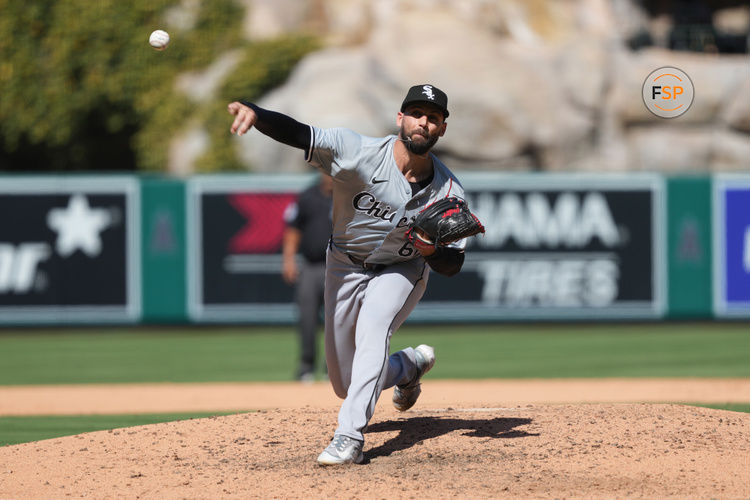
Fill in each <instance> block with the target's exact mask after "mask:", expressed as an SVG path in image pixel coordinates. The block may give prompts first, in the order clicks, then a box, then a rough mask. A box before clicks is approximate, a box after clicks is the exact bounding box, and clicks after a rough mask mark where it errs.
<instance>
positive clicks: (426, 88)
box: [422, 85, 435, 101]
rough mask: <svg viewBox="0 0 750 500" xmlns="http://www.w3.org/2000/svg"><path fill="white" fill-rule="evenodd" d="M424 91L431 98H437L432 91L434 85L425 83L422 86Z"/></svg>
mask: <svg viewBox="0 0 750 500" xmlns="http://www.w3.org/2000/svg"><path fill="white" fill-rule="evenodd" d="M422 93H423V94H424V95H426V96H427V98H428V99H429V100H431V101H434V100H435V94H433V93H432V85H425V86H424V87H422Z"/></svg>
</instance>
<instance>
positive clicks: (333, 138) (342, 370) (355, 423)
mask: <svg viewBox="0 0 750 500" xmlns="http://www.w3.org/2000/svg"><path fill="white" fill-rule="evenodd" d="M397 140H399V139H398V138H397V137H396V136H393V135H391V136H388V137H384V138H371V137H365V136H362V135H360V134H357V133H355V132H353V131H351V130H347V129H341V128H334V129H319V128H314V127H312V144H311V147H310V151H309V155H308V158H307V160H308V161H309V162H310V163H311V164H312V165H314V166H316V167H317V168H319V169H321V170H322V171H323V172H325V173H327V174H330V175H331V176H332V177H333V179H334V185H333V234H332V238H331V244H330V245H329V249H328V255H327V259H326V283H325V289H326V290H325V314H326V320H325V325H326V326H325V330H326V338H325V343H326V362H327V364H328V376H329V379H330V381H331V384H332V386H333V388H334V391H335V392H336V394H337V395H338V396H339V397H341V398H344V402H343V404H342V406H341V410H340V411H339V420H338V427H337V429H336V434H339V435H344V436H349V437H351V438H353V439H357V440H360V441H364V435H363V431H364V429H365V427H366V426H367V423H368V421H369V420H370V418H371V417H372V414H373V412H374V410H375V405H376V403H377V400H378V398H379V396H380V393H381V391H382V390H384V389H387V388H389V387H393V386H394V385H396V384H405V383H408V382H409V381H410V380H412V379H413V378H414V376H415V375H416V373H417V365H416V357H415V353H414V350H413V349H412V348H407V349H404V350H402V351H399V352H397V353H394V354H392V355H389V352H390V339H391V335H392V334H393V332H394V331H396V330H397V329H398V328H399V326H400V325H401V324H402V323H403V321H404V320H405V319H406V318H407V317H408V316H409V314H410V313H411V311H412V310H413V309H414V307H416V305H417V303H418V302H419V300H420V299H421V297H422V295H423V293H424V291H425V288H426V285H427V280H428V277H429V268H428V266H427V265H426V263H425V261H424V259H423V258H422V257H421V256H420V254H419V252H417V251H416V250H415V249H414V248H413V247H412V245H411V244H410V243H409V242H408V240H407V239H406V237H405V234H406V231H407V229H408V225H409V222H410V221H411V220H412V219H413V218H414V217H415V216H416V214H417V213H419V211H420V210H422V209H423V208H424V207H425V206H427V205H429V204H430V203H432V202H433V201H435V200H437V199H439V198H443V197H446V196H457V197H460V198H463V196H464V192H463V188H462V187H461V185H460V184H459V182H458V181H457V180H456V178H455V176H454V175H453V174H452V173H451V172H450V171H449V170H448V168H447V167H446V166H445V165H443V163H442V162H440V161H439V160H438V159H437V158H436V157H435V156H434V155H431V158H432V161H433V166H434V176H433V179H432V181H431V183H430V184H429V185H427V186H425V187H424V188H422V189H421V190H420V191H419V192H418V193H416V195H413V194H412V188H411V185H410V184H409V182H408V181H407V180H406V178H405V177H404V175H403V174H402V173H401V171H400V170H399V168H398V166H397V165H396V161H395V158H394V155H393V147H394V144H395V143H396V141H397ZM464 245H465V241H460V242H457V243H456V244H455V246H456V247H458V248H461V247H462V246H464ZM357 261H359V263H357ZM362 262H364V263H366V264H381V265H385V267H384V268H383V269H378V270H377V271H372V270H368V269H366V268H365V267H364V266H363V265H362Z"/></svg>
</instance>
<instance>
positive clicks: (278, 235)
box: [201, 193, 296, 305]
mask: <svg viewBox="0 0 750 500" xmlns="http://www.w3.org/2000/svg"><path fill="white" fill-rule="evenodd" d="M295 199H296V196H295V195H294V194H290V193H235V194H229V193H219V194H204V195H203V197H202V203H201V205H202V213H201V219H202V220H201V225H202V227H203V238H202V247H203V255H202V273H203V303H204V304H205V305H222V304H242V303H253V304H258V303H260V304H262V303H267V304H274V303H289V302H291V301H293V298H294V297H293V288H292V287H290V286H289V285H287V284H286V283H284V281H283V280H282V279H281V241H282V235H283V232H284V219H283V214H284V210H285V209H286V207H287V206H288V205H289V204H290V203H292V202H293V201H294V200H295Z"/></svg>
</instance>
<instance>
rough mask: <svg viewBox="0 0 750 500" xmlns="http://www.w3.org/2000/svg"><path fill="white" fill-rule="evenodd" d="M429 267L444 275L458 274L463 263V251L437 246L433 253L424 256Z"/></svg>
mask: <svg viewBox="0 0 750 500" xmlns="http://www.w3.org/2000/svg"><path fill="white" fill-rule="evenodd" d="M424 260H425V261H427V263H428V264H429V265H430V267H431V268H432V269H433V270H434V271H435V272H436V273H440V274H442V275H445V276H453V275H454V274H458V272H459V271H460V270H461V266H463V265H464V252H463V251H462V250H458V249H456V248H450V247H438V248H437V250H436V251H435V253H434V254H432V255H430V256H429V257H425V258H424Z"/></svg>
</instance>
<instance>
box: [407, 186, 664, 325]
mask: <svg viewBox="0 0 750 500" xmlns="http://www.w3.org/2000/svg"><path fill="white" fill-rule="evenodd" d="M537 184H540V183H537ZM544 184H547V186H546V187H545V186H544V185H541V186H536V187H534V188H529V187H526V186H522V187H518V188H514V187H508V188H504V189H495V190H490V189H482V190H478V189H474V190H472V189H467V199H468V200H469V203H470V206H471V208H472V210H473V211H475V212H476V213H477V215H478V217H479V218H480V220H481V221H483V222H484V224H485V226H486V231H487V232H486V234H485V235H480V236H478V237H475V238H472V239H471V240H470V241H469V244H468V246H467V253H466V255H467V258H466V263H465V265H464V269H463V270H462V272H461V273H459V274H458V275H457V276H454V277H451V278H446V277H443V276H440V275H438V274H437V273H432V274H431V277H430V283H429V285H428V287H427V292H426V293H425V296H424V298H423V299H422V302H421V304H420V305H419V306H418V308H417V310H416V311H415V313H414V315H413V317H416V318H417V319H432V318H434V317H435V314H438V315H440V316H443V315H445V317H448V315H450V314H452V315H453V317H456V318H458V319H479V320H481V319H517V318H558V317H559V318H569V317H577V318H582V319H585V318H601V317H623V316H625V317H654V316H658V315H659V314H661V309H662V307H663V304H662V303H663V297H662V293H661V286H662V283H661V281H662V280H661V278H660V276H661V273H662V267H663V264H662V262H661V259H660V258H659V255H660V254H659V249H660V248H661V247H660V245H659V242H658V241H657V238H658V235H659V232H660V231H661V230H663V228H661V227H656V226H657V222H656V221H658V220H661V219H659V214H660V213H661V207H660V204H659V199H660V197H659V191H658V190H656V189H655V187H654V186H653V185H651V183H646V186H644V185H643V184H644V183H641V185H640V186H628V185H625V186H622V185H615V184H614V183H613V185H612V186H611V187H608V186H606V184H605V185H601V184H602V183H601V182H598V183H594V184H596V186H595V187H592V188H586V183H585V182H584V183H580V184H579V185H578V186H575V187H571V188H570V189H565V187H549V183H548V182H545V183H544Z"/></svg>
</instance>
